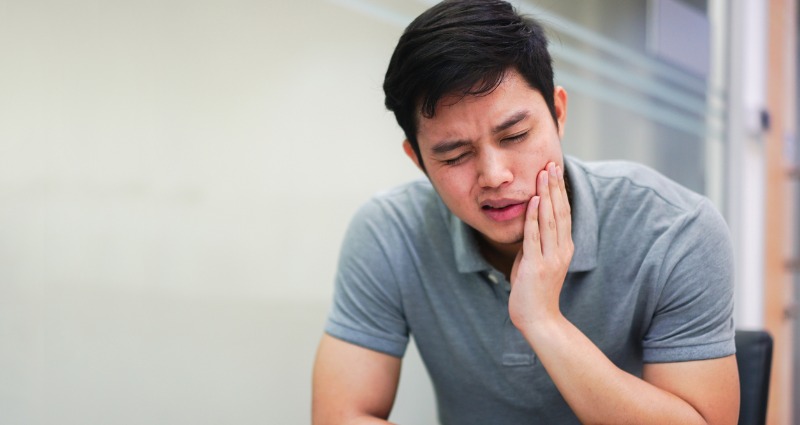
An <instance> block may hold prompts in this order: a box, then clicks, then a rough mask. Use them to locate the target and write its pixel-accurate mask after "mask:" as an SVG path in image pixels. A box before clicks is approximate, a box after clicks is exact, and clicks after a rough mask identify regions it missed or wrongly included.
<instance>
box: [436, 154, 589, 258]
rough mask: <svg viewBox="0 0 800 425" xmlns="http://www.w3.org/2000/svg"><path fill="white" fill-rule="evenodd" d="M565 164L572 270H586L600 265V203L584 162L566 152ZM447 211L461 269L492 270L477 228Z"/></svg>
mask: <svg viewBox="0 0 800 425" xmlns="http://www.w3.org/2000/svg"><path fill="white" fill-rule="evenodd" d="M564 167H565V169H566V174H567V178H569V184H570V192H571V200H572V205H571V207H572V208H571V209H572V241H573V243H574V244H575V252H574V253H573V255H572V262H571V263H570V265H569V269H568V271H569V272H585V271H589V270H592V269H594V268H595V267H596V266H597V243H598V240H597V229H598V226H597V205H596V204H595V202H594V196H593V194H592V187H591V185H590V183H589V180H588V178H587V177H586V171H585V170H584V168H583V166H582V164H581V163H580V162H579V161H578V160H576V159H575V158H572V157H569V156H565V157H564ZM442 206H443V207H444V204H442ZM444 208H445V209H447V207H444ZM446 214H447V216H448V219H449V220H448V221H449V224H450V229H449V230H450V236H451V238H452V241H453V252H454V253H455V260H456V267H457V269H458V271H459V272H460V273H474V272H479V271H488V270H491V269H492V267H491V265H489V263H488V262H487V261H486V259H485V258H483V255H481V253H480V249H479V247H478V241H477V240H476V238H475V231H474V230H473V229H472V228H471V227H469V226H468V225H467V224H466V223H464V222H463V221H461V219H459V218H458V217H456V216H455V215H453V213H451V212H450V211H449V210H448V211H446Z"/></svg>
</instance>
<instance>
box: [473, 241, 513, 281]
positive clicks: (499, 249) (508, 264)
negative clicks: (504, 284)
mask: <svg viewBox="0 0 800 425" xmlns="http://www.w3.org/2000/svg"><path fill="white" fill-rule="evenodd" d="M477 236H478V238H477V239H478V246H479V247H480V250H481V255H483V258H485V259H486V261H487V262H488V263H489V264H490V265H491V266H492V267H494V268H495V269H497V270H498V271H500V272H501V273H503V274H504V275H505V276H506V279H511V268H512V267H513V266H514V260H515V259H516V258H517V253H518V252H519V250H520V249H522V242H517V243H511V244H497V243H493V242H491V241H488V240H486V239H485V238H484V237H482V236H481V235H477Z"/></svg>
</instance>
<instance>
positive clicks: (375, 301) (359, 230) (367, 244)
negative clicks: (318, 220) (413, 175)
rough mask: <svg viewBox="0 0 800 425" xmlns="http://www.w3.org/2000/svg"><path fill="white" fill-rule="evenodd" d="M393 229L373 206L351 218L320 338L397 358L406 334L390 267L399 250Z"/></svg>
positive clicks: (398, 293) (404, 321) (394, 278)
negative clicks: (392, 255)
mask: <svg viewBox="0 0 800 425" xmlns="http://www.w3.org/2000/svg"><path fill="white" fill-rule="evenodd" d="M395 229H396V228H395V227H394V226H393V225H392V223H391V222H390V220H389V218H388V216H387V214H386V213H385V212H384V211H383V210H382V208H381V205H380V204H379V203H378V202H377V201H375V200H373V201H371V202H369V203H368V204H366V205H365V206H363V207H362V208H361V209H360V210H359V211H358V212H357V213H356V215H355V216H354V218H353V220H352V222H351V223H350V226H349V227H348V230H347V232H346V234H345V238H344V242H343V244H342V249H341V252H340V257H339V264H338V269H337V272H336V277H335V288H334V297H333V306H332V309H331V312H330V314H329V316H328V320H327V322H326V324H325V332H326V333H328V334H329V335H331V336H333V337H335V338H338V339H341V340H343V341H347V342H349V343H352V344H355V345H358V346H361V347H364V348H368V349H371V350H375V351H379V352H382V353H386V354H389V355H392V356H395V357H402V356H403V354H404V353H405V349H406V346H407V345H408V338H409V337H408V333H409V332H408V325H407V323H406V320H405V316H404V312H403V306H402V298H401V292H400V289H399V287H398V281H397V277H396V275H395V270H393V268H392V264H391V261H390V258H392V257H391V256H390V255H391V254H390V253H391V252H392V249H393V248H394V249H395V250H396V249H397V247H398V246H400V245H401V244H399V243H397V242H399V241H397V240H396V239H397V238H398V237H399V236H397V235H396V230H395ZM395 255H397V254H395Z"/></svg>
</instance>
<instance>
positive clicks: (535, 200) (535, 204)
mask: <svg viewBox="0 0 800 425" xmlns="http://www.w3.org/2000/svg"><path fill="white" fill-rule="evenodd" d="M531 207H533V208H539V197H538V196H534V197H533V201H531Z"/></svg>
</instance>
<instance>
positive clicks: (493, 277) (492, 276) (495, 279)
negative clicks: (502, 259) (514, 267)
mask: <svg viewBox="0 0 800 425" xmlns="http://www.w3.org/2000/svg"><path fill="white" fill-rule="evenodd" d="M489 280H491V281H492V283H494V284H495V285H497V276H495V275H494V274H492V273H489Z"/></svg>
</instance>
